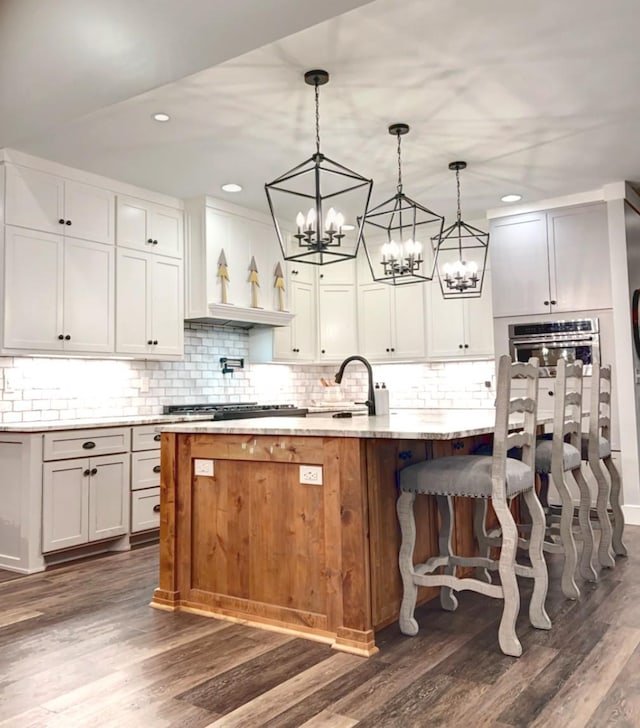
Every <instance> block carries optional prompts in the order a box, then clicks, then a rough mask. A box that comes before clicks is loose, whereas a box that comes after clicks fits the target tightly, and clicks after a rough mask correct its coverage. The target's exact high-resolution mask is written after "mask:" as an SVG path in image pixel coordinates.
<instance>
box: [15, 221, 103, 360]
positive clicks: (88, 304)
mask: <svg viewBox="0 0 640 728" xmlns="http://www.w3.org/2000/svg"><path fill="white" fill-rule="evenodd" d="M4 288H5V302H4V303H5V305H4V342H3V345H4V348H5V349H20V350H33V351H41V352H45V351H49V352H60V351H64V352H70V353H71V352H76V353H94V352H103V353H112V352H113V350H114V332H115V325H114V290H115V272H114V249H113V247H111V246H107V245H102V244H100V243H92V242H90V241H87V240H74V239H64V238H62V237H61V236H59V235H52V234H50V233H45V232H39V231H32V230H27V229H21V228H17V227H16V228H14V227H10V226H6V228H5V265H4Z"/></svg>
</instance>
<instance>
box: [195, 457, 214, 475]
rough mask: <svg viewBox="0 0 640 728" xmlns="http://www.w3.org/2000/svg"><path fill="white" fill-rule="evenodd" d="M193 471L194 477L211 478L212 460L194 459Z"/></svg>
mask: <svg viewBox="0 0 640 728" xmlns="http://www.w3.org/2000/svg"><path fill="white" fill-rule="evenodd" d="M193 470H194V473H195V474H196V475H207V476H210V477H212V476H213V460H201V459H200V458H196V459H195V461H194V463H193Z"/></svg>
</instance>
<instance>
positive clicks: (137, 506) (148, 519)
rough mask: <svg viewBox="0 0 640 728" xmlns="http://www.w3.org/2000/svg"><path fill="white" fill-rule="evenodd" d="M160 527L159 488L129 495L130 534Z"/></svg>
mask: <svg viewBox="0 0 640 728" xmlns="http://www.w3.org/2000/svg"><path fill="white" fill-rule="evenodd" d="M159 527H160V488H147V489H146V490H136V491H134V492H133V493H131V532H132V533H136V532H137V531H147V530H148V529H150V528H159Z"/></svg>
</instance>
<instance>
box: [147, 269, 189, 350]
mask: <svg viewBox="0 0 640 728" xmlns="http://www.w3.org/2000/svg"><path fill="white" fill-rule="evenodd" d="M151 273H152V282H151V334H152V336H151V338H152V341H153V342H154V343H153V344H152V349H151V351H152V353H153V354H159V355H168V356H182V355H183V353H184V296H183V292H182V290H183V289H182V283H183V281H182V279H183V276H182V262H181V261H179V260H172V259H171V258H162V257H161V256H155V255H154V256H152V261H151ZM155 342H158V343H157V344H156V343H155Z"/></svg>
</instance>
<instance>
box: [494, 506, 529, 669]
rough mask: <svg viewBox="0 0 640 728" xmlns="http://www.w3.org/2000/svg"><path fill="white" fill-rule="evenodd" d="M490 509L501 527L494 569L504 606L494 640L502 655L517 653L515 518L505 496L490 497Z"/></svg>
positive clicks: (517, 592)
mask: <svg viewBox="0 0 640 728" xmlns="http://www.w3.org/2000/svg"><path fill="white" fill-rule="evenodd" d="M493 509H494V510H495V512H496V516H497V517H498V523H499V524H500V528H501V530H502V547H501V549H500V560H499V562H498V573H499V574H500V582H501V583H502V594H503V598H504V607H503V609H502V619H501V620H500V628H499V629H498V641H499V643H500V649H501V650H502V651H503V652H504V653H505V655H511V656H512V657H520V655H521V654H522V645H521V644H520V640H519V639H518V635H517V634H516V620H517V619H518V612H519V611H520V591H519V590H518V580H517V579H516V572H515V561H516V550H517V547H518V531H517V529H516V524H515V521H514V520H513V516H512V515H511V511H510V510H509V506H508V505H507V503H506V501H505V500H501V499H497V498H496V499H494V501H493Z"/></svg>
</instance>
